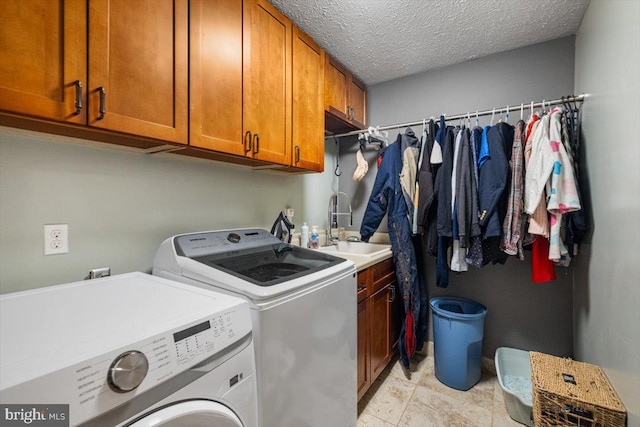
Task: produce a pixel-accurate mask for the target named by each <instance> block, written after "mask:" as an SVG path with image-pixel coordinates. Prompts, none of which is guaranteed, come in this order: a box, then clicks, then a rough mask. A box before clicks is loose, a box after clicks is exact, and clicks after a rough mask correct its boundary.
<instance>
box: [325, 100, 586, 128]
mask: <svg viewBox="0 0 640 427" xmlns="http://www.w3.org/2000/svg"><path fill="white" fill-rule="evenodd" d="M585 97H586V95H585V94H581V95H577V96H568V97H565V98H564V99H554V100H551V101H547V100H544V101H540V102H535V103H533V104H531V102H529V103H527V104H521V105H522V108H523V109H524V110H526V109H536V108H540V107H542V106H543V103H544V105H545V106H547V105H558V104H564V103H565V102H584V99H585ZM507 108H509V111H510V112H512V111H513V112H517V111H519V110H520V105H508V106H506V107H501V108H492V109H490V110H483V111H477V112H475V113H474V112H472V111H469V112H468V113H464V114H455V115H453V116H448V115H444V116H445V120H446V121H449V120H460V119H466V118H467V117H471V118H475V117H480V116H489V115H492V114H495V113H501V112H504V111H506V110H507ZM422 123H423V122H422V120H420V121H417V122H409V123H399V124H395V125H387V126H377V127H376V129H377V130H389V129H398V128H404V127H410V126H417V125H421V124H422ZM367 131H368V130H367V129H360V130H353V131H351V132H345V133H340V134H337V135H327V136H325V139H327V138H341V137H343V136H353V135H358V134H359V133H362V132H367Z"/></svg>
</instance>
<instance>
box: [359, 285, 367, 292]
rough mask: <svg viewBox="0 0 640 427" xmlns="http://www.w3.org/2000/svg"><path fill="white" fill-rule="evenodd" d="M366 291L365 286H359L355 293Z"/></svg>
mask: <svg viewBox="0 0 640 427" xmlns="http://www.w3.org/2000/svg"><path fill="white" fill-rule="evenodd" d="M366 290H367V285H360V286H358V289H357V292H360V291H366Z"/></svg>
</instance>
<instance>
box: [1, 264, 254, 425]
mask: <svg viewBox="0 0 640 427" xmlns="http://www.w3.org/2000/svg"><path fill="white" fill-rule="evenodd" d="M0 316H1V317H0V319H1V320H0V405H1V406H2V407H3V410H2V411H1V412H2V413H1V414H0V424H2V425H4V424H3V422H2V421H3V420H4V419H3V418H2V417H5V418H7V417H14V418H13V419H15V417H20V416H22V417H27V416H29V417H32V416H38V417H40V416H42V417H45V416H53V415H55V416H56V417H57V418H56V419H58V420H59V419H60V417H62V418H63V419H64V418H65V417H68V418H67V420H68V423H69V424H68V425H71V426H77V425H83V426H91V427H94V426H109V427H113V426H131V427H133V426H135V427H146V426H149V427H150V426H176V427H183V426H184V427H186V426H192V427H195V426H212V427H213V426H215V427H257V426H258V418H257V417H258V416H257V388H256V387H257V386H256V375H255V358H254V348H253V340H252V328H251V316H250V312H249V307H248V304H247V303H246V302H245V301H243V300H242V299H239V298H234V297H231V296H228V295H223V294H221V293H218V292H213V291H210V290H204V289H199V288H195V287H193V286H188V285H184V284H181V283H176V282H173V281H170V280H166V279H163V278H160V277H155V276H151V275H148V274H143V273H130V274H124V275H118V276H112V277H108V278H103V279H96V280H92V281H84V282H76V283H71V284H66V285H60V286H52V287H46V288H41V289H36V290H31V291H25V292H16V293H11V294H4V295H0ZM53 405H68V408H67V412H65V410H64V409H63V410H62V411H61V412H60V411H59V408H58V407H56V411H55V413H54V411H52V410H50V409H48V408H49V406H51V407H52V408H53V407H54V406H53ZM5 408H7V409H6V411H5V410H4V409H5ZM63 408H64V407H63ZM21 414H22V415H21ZM33 425H37V423H35V424H33Z"/></svg>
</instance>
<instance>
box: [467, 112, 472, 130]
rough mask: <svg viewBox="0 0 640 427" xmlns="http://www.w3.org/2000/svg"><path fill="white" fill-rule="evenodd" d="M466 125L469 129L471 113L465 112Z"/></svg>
mask: <svg viewBox="0 0 640 427" xmlns="http://www.w3.org/2000/svg"><path fill="white" fill-rule="evenodd" d="M467 127H468V128H469V129H471V114H469V112H467Z"/></svg>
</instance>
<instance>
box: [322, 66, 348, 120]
mask: <svg viewBox="0 0 640 427" xmlns="http://www.w3.org/2000/svg"><path fill="white" fill-rule="evenodd" d="M324 70H325V74H324V109H325V110H327V111H328V112H330V113H331V114H333V115H335V116H337V117H340V118H341V119H343V120H349V117H348V115H347V107H348V105H349V104H348V102H349V100H348V93H349V81H350V80H351V77H350V74H349V71H348V70H347V69H346V68H344V67H343V66H342V64H340V63H339V62H337V61H336V60H335V59H333V58H332V57H331V56H329V55H326V57H325V69H324Z"/></svg>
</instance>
